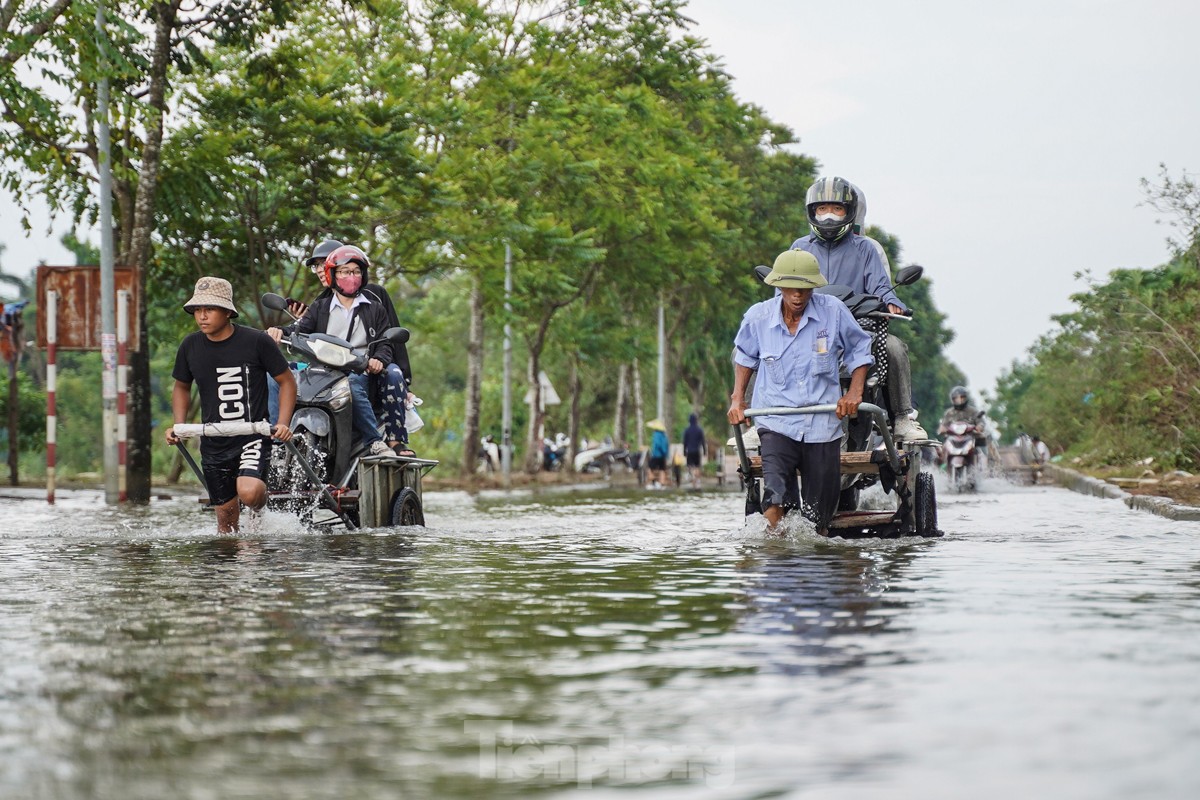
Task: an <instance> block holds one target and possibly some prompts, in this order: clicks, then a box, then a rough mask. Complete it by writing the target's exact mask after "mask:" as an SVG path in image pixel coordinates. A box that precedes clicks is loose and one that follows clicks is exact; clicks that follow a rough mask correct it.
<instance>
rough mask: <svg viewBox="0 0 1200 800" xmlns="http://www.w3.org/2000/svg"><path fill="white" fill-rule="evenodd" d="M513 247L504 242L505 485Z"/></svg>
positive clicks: (502, 467) (509, 467)
mask: <svg viewBox="0 0 1200 800" xmlns="http://www.w3.org/2000/svg"><path fill="white" fill-rule="evenodd" d="M511 298H512V247H511V246H510V245H509V244H508V242H505V243H504V406H503V412H502V418H501V425H502V426H503V427H504V433H503V434H502V436H501V443H500V471H501V474H502V475H503V476H504V487H505V488H508V486H509V485H510V484H511V483H512V324H511V323H510V322H509V319H510V318H511V316H512V302H511Z"/></svg>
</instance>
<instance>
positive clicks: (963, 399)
mask: <svg viewBox="0 0 1200 800" xmlns="http://www.w3.org/2000/svg"><path fill="white" fill-rule="evenodd" d="M955 422H967V423H970V424H971V425H974V426H975V430H976V435H975V447H976V449H977V450H978V451H979V452H981V453H987V452H988V440H987V435H986V434H985V433H984V432H983V412H982V411H977V410H976V409H975V407H974V406H972V405H971V403H970V398H969V397H968V395H967V387H965V386H955V387H954V388H953V389H951V390H950V407H949V408H947V409H946V413H945V414H943V415H942V421H941V422H939V423H938V435H940V436H944V435H945V434H947V433H949V431H950V426H951V424H953V423H955Z"/></svg>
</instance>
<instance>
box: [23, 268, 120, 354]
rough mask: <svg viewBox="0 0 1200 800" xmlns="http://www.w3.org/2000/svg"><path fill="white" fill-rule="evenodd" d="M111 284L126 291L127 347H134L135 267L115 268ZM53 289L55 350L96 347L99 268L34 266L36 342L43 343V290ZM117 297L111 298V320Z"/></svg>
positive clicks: (98, 322)
mask: <svg viewBox="0 0 1200 800" xmlns="http://www.w3.org/2000/svg"><path fill="white" fill-rule="evenodd" d="M113 284H114V286H115V289H116V291H118V292H119V291H127V292H129V349H130V350H137V349H138V342H139V340H140V336H139V331H138V319H139V317H140V316H141V315H140V314H138V308H139V305H140V303H141V296H140V295H139V294H138V281H137V270H135V269H134V268H133V267H115V268H114V269H113ZM51 289H53V290H54V291H55V292H57V293H58V349H59V350H99V349H100V344H101V342H100V268H99V267H94V266H87V267H48V266H41V267H38V268H37V296H38V315H37V343H38V346H39V347H45V346H46V314H45V312H44V310H43V309H45V307H46V292H47V291H49V290H51ZM116 303H117V299H116V298H115V297H114V298H113V321H114V322H115V321H116V319H117V311H116V307H117V305H116Z"/></svg>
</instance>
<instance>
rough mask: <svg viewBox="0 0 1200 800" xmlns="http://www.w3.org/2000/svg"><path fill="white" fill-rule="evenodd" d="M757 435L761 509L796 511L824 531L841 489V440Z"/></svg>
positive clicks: (762, 432) (764, 433)
mask: <svg viewBox="0 0 1200 800" xmlns="http://www.w3.org/2000/svg"><path fill="white" fill-rule="evenodd" d="M758 435H759V440H760V442H761V443H762V469H763V495H762V507H763V508H767V507H769V506H783V507H784V508H785V509H789V510H790V509H793V508H799V509H800V513H801V514H803V515H804V516H805V518H806V519H808V520H810V521H811V522H812V523H813V525H815V526H816V527H817V529H818V530H820V529H822V528H828V527H829V521H830V520H831V519H833V514H834V512H835V511H837V504H838V495H839V494H840V493H841V490H842V474H841V473H842V456H841V451H842V443H841V441H840V440H839V439H834V440H833V441H832V442H817V443H811V442H797V441H796V440H795V439H791V438H788V437H787V436H784V435H783V434H781V433H776V432H775V431H768V430H763V429H762V428H759V433H758ZM797 472H799V480H797Z"/></svg>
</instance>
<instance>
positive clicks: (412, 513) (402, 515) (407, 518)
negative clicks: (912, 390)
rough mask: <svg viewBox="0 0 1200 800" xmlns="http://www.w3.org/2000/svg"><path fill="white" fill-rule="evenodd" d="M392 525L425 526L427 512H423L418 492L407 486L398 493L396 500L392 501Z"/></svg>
mask: <svg viewBox="0 0 1200 800" xmlns="http://www.w3.org/2000/svg"><path fill="white" fill-rule="evenodd" d="M391 524H392V525H399V526H401V527H408V526H412V525H421V526H422V527H423V526H424V525H425V512H424V511H422V510H421V498H419V497H417V493H416V491H414V490H413V489H412V487H409V486H405V487H404V488H403V489H401V490H400V491H399V492H397V493H396V499H395V500H393V501H392V519H391Z"/></svg>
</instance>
